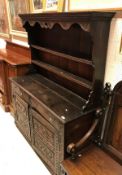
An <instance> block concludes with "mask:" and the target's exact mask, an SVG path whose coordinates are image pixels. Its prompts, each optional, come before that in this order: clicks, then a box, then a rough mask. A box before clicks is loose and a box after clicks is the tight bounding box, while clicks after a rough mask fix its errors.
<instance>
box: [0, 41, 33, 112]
mask: <svg viewBox="0 0 122 175" xmlns="http://www.w3.org/2000/svg"><path fill="white" fill-rule="evenodd" d="M0 58H1V60H0V71H1V72H0V79H1V81H0V82H1V85H0V89H1V104H2V106H3V108H4V109H5V111H13V108H12V106H11V105H10V104H11V86H10V81H9V78H10V77H15V76H19V75H23V74H26V73H28V71H29V64H30V62H31V60H30V51H29V48H26V47H24V46H20V45H17V44H14V43H11V42H7V45H6V48H5V49H0Z"/></svg>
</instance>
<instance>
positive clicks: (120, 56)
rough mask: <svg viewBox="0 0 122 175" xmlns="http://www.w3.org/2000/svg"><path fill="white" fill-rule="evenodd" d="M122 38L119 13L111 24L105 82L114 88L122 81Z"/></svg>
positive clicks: (121, 21) (121, 19) (121, 16)
mask: <svg viewBox="0 0 122 175" xmlns="http://www.w3.org/2000/svg"><path fill="white" fill-rule="evenodd" d="M121 37H122V12H118V13H117V14H116V15H115V17H114V18H113V19H112V22H111V29H110V35H109V43H108V51H107V63H106V73H105V82H110V83H111V84H112V88H113V87H114V85H115V84H116V83H117V82H118V81H120V80H122V52H121V53H120V43H121Z"/></svg>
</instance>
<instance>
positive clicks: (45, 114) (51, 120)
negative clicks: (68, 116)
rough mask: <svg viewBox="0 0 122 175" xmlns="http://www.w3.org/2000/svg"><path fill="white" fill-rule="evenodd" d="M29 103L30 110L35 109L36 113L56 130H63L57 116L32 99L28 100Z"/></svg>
mask: <svg viewBox="0 0 122 175" xmlns="http://www.w3.org/2000/svg"><path fill="white" fill-rule="evenodd" d="M30 103H31V106H32V108H34V109H36V111H38V112H39V113H40V114H41V115H42V116H43V117H44V118H45V119H46V120H47V121H48V122H49V123H50V124H51V125H52V126H54V127H55V128H56V129H57V130H61V129H62V128H63V124H62V123H61V121H60V120H59V119H58V118H57V116H55V115H54V114H52V113H51V112H50V110H49V108H48V107H47V106H45V105H44V104H43V103H41V102H40V101H37V100H35V99H32V98H30ZM39 118H40V117H39Z"/></svg>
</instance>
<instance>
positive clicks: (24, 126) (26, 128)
mask: <svg viewBox="0 0 122 175" xmlns="http://www.w3.org/2000/svg"><path fill="white" fill-rule="evenodd" d="M14 98H15V108H16V115H15V121H16V124H17V126H18V127H19V128H20V130H21V132H22V133H23V134H24V135H25V137H26V138H27V139H28V140H29V141H31V135H30V120H29V116H28V104H27V103H26V102H25V101H24V100H22V99H21V98H20V97H19V96H17V95H15V97H14Z"/></svg>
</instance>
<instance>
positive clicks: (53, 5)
mask: <svg viewBox="0 0 122 175" xmlns="http://www.w3.org/2000/svg"><path fill="white" fill-rule="evenodd" d="M64 2H65V0H44V8H43V9H44V11H46V12H61V11H63V9H64Z"/></svg>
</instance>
